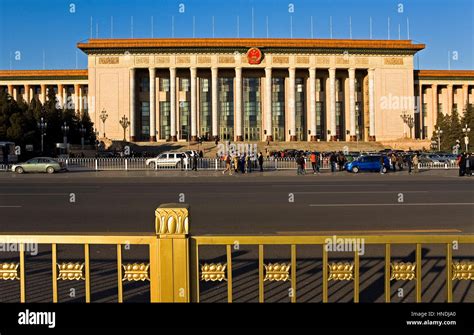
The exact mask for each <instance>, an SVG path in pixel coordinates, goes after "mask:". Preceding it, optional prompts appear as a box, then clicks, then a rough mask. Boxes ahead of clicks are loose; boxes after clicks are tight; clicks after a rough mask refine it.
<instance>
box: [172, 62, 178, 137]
mask: <svg viewBox="0 0 474 335" xmlns="http://www.w3.org/2000/svg"><path fill="white" fill-rule="evenodd" d="M170 114H171V116H170V123H171V141H173V142H176V141H177V140H178V137H177V136H176V68H175V67H170Z"/></svg>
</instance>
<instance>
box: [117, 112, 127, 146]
mask: <svg viewBox="0 0 474 335" xmlns="http://www.w3.org/2000/svg"><path fill="white" fill-rule="evenodd" d="M119 123H120V125H121V126H122V128H123V141H124V142H125V141H126V139H125V134H126V131H127V128H128V126H129V125H130V121H128V118H127V117H126V116H125V115H124V116H122V118H121V119H120V121H119Z"/></svg>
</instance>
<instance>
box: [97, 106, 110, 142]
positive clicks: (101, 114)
mask: <svg viewBox="0 0 474 335" xmlns="http://www.w3.org/2000/svg"><path fill="white" fill-rule="evenodd" d="M108 117H109V115H108V114H107V111H106V110H105V109H102V112H100V116H99V118H100V119H101V120H102V125H103V128H104V138H105V121H106V120H107V118H108Z"/></svg>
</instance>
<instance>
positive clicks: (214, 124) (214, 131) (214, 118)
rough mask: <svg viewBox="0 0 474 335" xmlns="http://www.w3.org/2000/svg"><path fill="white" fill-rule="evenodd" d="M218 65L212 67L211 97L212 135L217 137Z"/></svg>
mask: <svg viewBox="0 0 474 335" xmlns="http://www.w3.org/2000/svg"><path fill="white" fill-rule="evenodd" d="M217 75H218V69H217V67H212V68H211V85H212V88H211V90H212V91H211V99H212V136H213V137H214V139H216V138H217V137H218V136H219V125H218V123H219V114H218V110H217V98H218V96H217V94H218V93H217Z"/></svg>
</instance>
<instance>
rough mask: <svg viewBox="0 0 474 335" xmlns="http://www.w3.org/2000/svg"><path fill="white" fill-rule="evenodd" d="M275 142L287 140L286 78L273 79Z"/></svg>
mask: <svg viewBox="0 0 474 335" xmlns="http://www.w3.org/2000/svg"><path fill="white" fill-rule="evenodd" d="M272 128H273V140H274V141H284V140H285V78H272Z"/></svg>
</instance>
